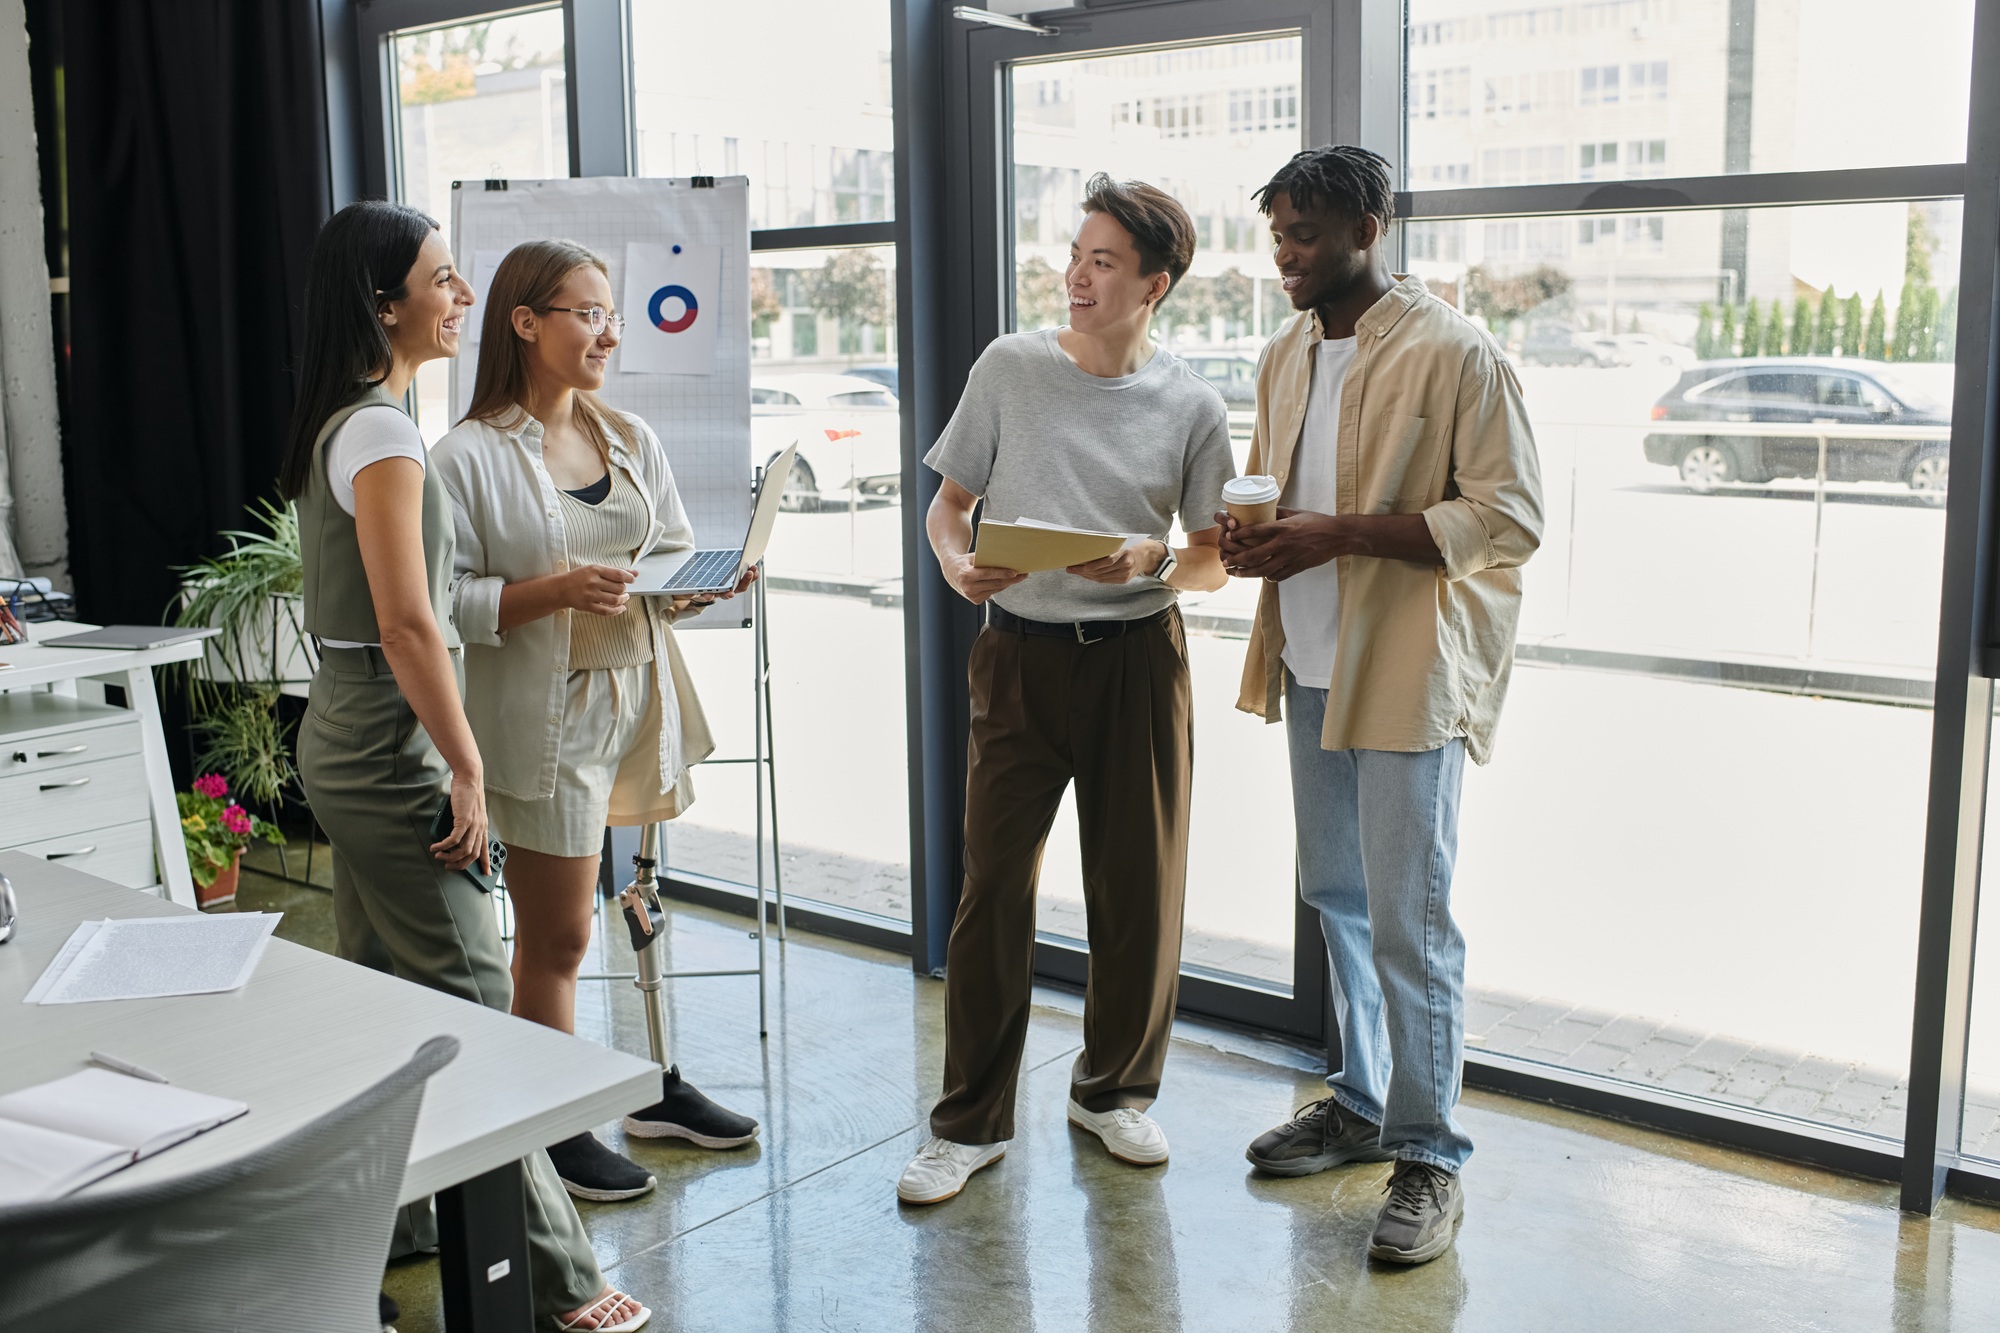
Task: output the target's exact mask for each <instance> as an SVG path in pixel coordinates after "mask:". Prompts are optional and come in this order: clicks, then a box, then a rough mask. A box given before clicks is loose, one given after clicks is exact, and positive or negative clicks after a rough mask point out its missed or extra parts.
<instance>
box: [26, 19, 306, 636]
mask: <svg viewBox="0 0 2000 1333" xmlns="http://www.w3.org/2000/svg"><path fill="white" fill-rule="evenodd" d="M60 3H61V5H62V11H63V29H64V32H63V37H64V46H65V50H64V52H63V60H64V67H65V89H64V94H65V95H64V101H65V117H64V119H65V127H66V132H67V154H68V168H69V170H68V186H69V200H68V203H69V244H70V280H71V286H70V314H71V328H70V334H71V354H70V355H71V364H70V371H71V381H70V383H71V398H70V408H71V410H70V416H69V422H68V430H67V432H66V436H65V440H64V471H65V475H66V479H67V481H66V484H67V489H68V501H69V531H70V567H71V569H72V570H73V571H74V576H75V580H76V591H77V600H78V610H79V613H80V615H81V617H82V618H83V619H86V620H93V621H97V622H99V623H137V624H157V623H159V621H160V620H161V618H162V617H163V615H165V614H166V611H167V605H168V602H169V600H170V599H171V598H172V596H173V593H174V590H175V587H176V586H177V585H176V580H175V576H174V574H173V572H172V566H174V565H180V564H186V563H188V562H190V561H192V560H195V559H197V558H199V557H201V556H203V555H208V554H211V553H214V552H216V551H218V550H220V549H222V546H223V543H222V542H221V539H220V538H219V536H218V533H219V532H220V531H221V530H223V529H225V528H240V527H246V526H249V523H248V515H246V514H245V512H244V506H245V505H246V504H248V503H249V502H250V501H252V500H254V499H257V498H259V497H264V496H275V494H276V491H275V488H274V480H275V478H276V476H277V471H278V460H279V456H280V453H281V450H282V441H283V436H284V429H285V423H286V420H287V418H288V417H289V415H290V413H291V407H292V392H293V384H292V366H293V362H294V360H295V357H296V352H297V349H298V347H299V346H300V319H299V308H298V305H299V293H300V292H301V291H302V289H303V287H304V278H305V260H306V252H307V250H308V248H309V247H310V245H311V243H312V238H313V235H314V233H315V232H316V231H317V230H318V229H319V226H320V224H321V222H323V221H324V220H325V219H326V217H327V215H328V213H329V211H330V202H329V185H328V181H329V173H328V163H327V138H326V122H325V103H324V97H323V81H324V65H323V63H322V58H321V50H320V31H319V5H318V3H317V0H254V2H252V0H60Z"/></svg>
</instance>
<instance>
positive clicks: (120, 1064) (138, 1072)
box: [90, 1051, 167, 1083]
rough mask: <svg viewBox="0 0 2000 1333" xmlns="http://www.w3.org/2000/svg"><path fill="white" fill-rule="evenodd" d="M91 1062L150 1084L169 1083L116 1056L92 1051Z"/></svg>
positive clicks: (149, 1071)
mask: <svg viewBox="0 0 2000 1333" xmlns="http://www.w3.org/2000/svg"><path fill="white" fill-rule="evenodd" d="M90 1061H91V1063H92V1064H99V1065H103V1066H104V1067H105V1068H106V1069H115V1070H117V1071H118V1072H119V1073H121V1074H130V1075H131V1076H132V1077H133V1078H143V1079H145V1080H146V1081H147V1082H148V1083H165V1082H166V1081H167V1080H166V1079H165V1078H163V1077H162V1076H160V1075H158V1074H155V1073H154V1072H153V1071H152V1070H150V1069H146V1068H143V1067H142V1066H139V1065H135V1064H133V1063H132V1062H131V1061H130V1060H120V1059H119V1058H118V1057H116V1056H113V1055H106V1054H105V1053H104V1052H102V1051H92V1052H91V1053H90Z"/></svg>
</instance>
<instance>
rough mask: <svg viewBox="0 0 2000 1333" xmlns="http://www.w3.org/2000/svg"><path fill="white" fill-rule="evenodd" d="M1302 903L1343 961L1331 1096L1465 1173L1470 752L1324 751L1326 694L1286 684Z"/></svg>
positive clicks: (1417, 1150)
mask: <svg viewBox="0 0 2000 1333" xmlns="http://www.w3.org/2000/svg"><path fill="white" fill-rule="evenodd" d="M1285 719H1286V722H1285V725H1286V731H1287V739H1288V740H1289V742H1290V745H1291V758H1292V808H1293V813H1294V817H1295V818H1296V819H1297V821H1298V838H1299V893H1300V896H1302V897H1303V898H1304V899H1305V901H1306V904H1307V906H1309V907H1312V908H1315V909H1317V910H1318V912H1319V919H1320V925H1321V928H1322V929H1323V930H1324V931H1325V933H1326V948H1327V954H1328V956H1329V957H1330V958H1331V959H1332V962H1333V1008H1334V1017H1335V1020H1336V1022H1337V1023H1338V1024H1339V1028H1340V1052H1341V1061H1340V1072H1339V1073H1337V1074H1335V1075H1333V1076H1332V1077H1331V1078H1329V1079H1327V1086H1328V1087H1329V1088H1331V1089H1332V1090H1333V1099H1334V1100H1335V1101H1336V1102H1338V1103H1339V1104H1340V1105H1341V1106H1342V1107H1344V1108H1346V1109H1347V1110H1348V1111H1350V1112H1352V1113H1353V1114H1355V1115H1358V1116H1361V1117H1363V1118H1365V1119H1367V1120H1370V1121H1373V1122H1374V1123H1375V1124H1378V1125H1380V1126H1381V1127H1382V1146H1383V1147H1385V1148H1388V1149H1389V1150H1391V1151H1392V1152H1394V1153H1395V1154H1396V1156H1397V1158H1399V1159H1401V1160H1405V1161H1418V1162H1428V1163H1430V1164H1431V1165H1432V1166H1438V1167H1443V1168H1444V1169H1445V1170H1447V1171H1456V1170H1458V1169H1459V1167H1461V1166H1463V1165H1464V1164H1465V1159H1466V1158H1468V1157H1470V1156H1471V1155H1472V1140H1471V1139H1469V1138H1467V1137H1466V1136H1465V1131H1464V1130H1463V1129H1461V1128H1460V1127H1459V1125H1458V1123H1457V1122H1456V1121H1455V1120H1454V1119H1453V1118H1452V1113H1451V1112H1452V1108H1453V1107H1454V1106H1456V1105H1457V1104H1458V1088H1459V1062H1460V1058H1461V1057H1462V1056H1463V1054H1464V1050H1465V937H1464V936H1463V935H1461V934H1460V933H1459V930H1458V923H1457V922H1455V921H1453V920H1452V919H1451V906H1450V901H1449V900H1450V897H1451V869H1452V863H1453V861H1454V860H1455V859H1456V858H1457V855H1458V794H1459V785H1460V781H1461V779H1462V778H1463V777H1464V775H1465V742H1464V741H1462V740H1454V741H1452V742H1450V743H1449V744H1447V745H1445V746H1444V747H1443V748H1441V749H1436V750H1424V751H1419V752H1416V753H1408V754H1406V753H1400V752H1395V751H1390V750H1323V749H1321V748H1320V732H1321V728H1322V727H1323V726H1324V725H1325V722H1326V691H1325V690H1316V689H1314V688H1312V687H1311V686H1310V685H1301V684H1299V682H1298V681H1296V680H1294V679H1293V678H1292V674H1291V672H1290V671H1286V673H1285Z"/></svg>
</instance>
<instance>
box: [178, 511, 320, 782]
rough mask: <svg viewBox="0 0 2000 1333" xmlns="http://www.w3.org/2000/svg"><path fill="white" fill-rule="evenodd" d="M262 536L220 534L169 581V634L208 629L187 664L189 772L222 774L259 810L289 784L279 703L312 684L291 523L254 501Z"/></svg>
mask: <svg viewBox="0 0 2000 1333" xmlns="http://www.w3.org/2000/svg"><path fill="white" fill-rule="evenodd" d="M253 512H254V514H255V516H256V517H257V518H258V519H259V520H261V522H262V524H263V527H264V531H262V532H245V531H231V532H225V533H223V534H222V535H223V536H224V537H225V538H227V539H228V541H229V550H227V551H226V552H224V553H223V554H221V555H218V556H212V557H210V558H209V559H206V560H203V561H201V562H200V563H198V564H194V565H188V566H186V567H184V568H182V569H180V570H178V571H177V572H178V573H179V574H180V575H181V591H180V594H179V599H178V600H179V606H178V607H177V608H176V610H175V615H174V623H175V624H177V625H203V626H213V627H215V628H218V629H220V630H221V631H222V633H221V634H219V635H217V636H216V637H214V638H212V639H210V640H209V641H208V643H207V647H206V650H205V652H204V654H203V656H202V657H201V658H199V659H197V660H196V661H194V662H190V663H188V664H187V670H186V673H185V677H184V678H185V680H186V682H187V688H188V702H189V705H190V709H191V712H192V714H193V718H194V725H195V727H196V729H198V730H199V731H200V732H201V733H202V734H203V736H204V738H205V745H204V747H203V749H202V752H201V754H200V755H199V756H198V757H197V758H196V759H195V766H196V767H197V768H201V769H208V770H214V771H218V772H221V773H227V774H229V775H230V776H231V777H233V778H234V779H235V780H236V783H237V786H238V787H239V788H240V789H241V790H242V792H243V794H244V795H245V796H246V797H248V798H249V799H250V800H252V801H254V802H255V803H257V804H259V805H261V806H264V807H265V808H266V809H272V808H274V807H275V805H276V803H277V800H278V797H279V796H280V795H281V794H282V793H283V792H284V790H285V788H286V787H288V786H292V785H293V784H295V783H296V781H297V778H298V774H297V771H296V769H294V767H293V765H292V759H291V752H290V747H289V745H288V744H287V742H288V739H289V737H288V735H287V733H288V732H289V730H290V728H289V726H287V725H286V724H285V723H284V722H283V721H282V720H281V718H280V717H279V714H278V695H279V694H280V693H281V692H282V691H283V690H284V688H285V687H286V686H288V685H289V686H298V685H300V684H301V683H303V682H307V681H310V680H311V679H312V663H311V661H310V660H309V658H308V656H307V651H306V647H305V635H304V632H303V630H302V628H301V625H300V619H301V603H300V588H301V586H302V583H303V576H302V570H301V566H300V562H299V523H298V514H297V511H295V510H294V509H293V508H292V507H291V506H290V505H283V506H280V505H275V504H272V503H271V502H270V501H268V500H267V501H263V502H261V506H260V508H259V509H258V510H256V511H253Z"/></svg>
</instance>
